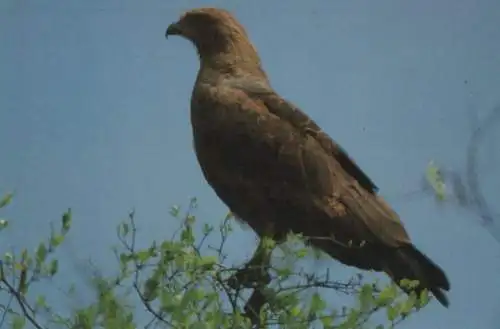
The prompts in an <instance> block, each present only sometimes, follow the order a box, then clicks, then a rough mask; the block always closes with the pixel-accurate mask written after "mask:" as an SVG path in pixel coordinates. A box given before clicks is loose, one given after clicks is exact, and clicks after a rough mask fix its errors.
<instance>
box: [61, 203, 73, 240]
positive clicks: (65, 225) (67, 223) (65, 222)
mask: <svg viewBox="0 0 500 329" xmlns="http://www.w3.org/2000/svg"><path fill="white" fill-rule="evenodd" d="M61 222H62V228H61V232H62V234H65V233H67V232H68V231H69V229H70V227H71V208H70V209H68V210H67V211H66V212H65V213H64V214H63V216H62V220H61Z"/></svg>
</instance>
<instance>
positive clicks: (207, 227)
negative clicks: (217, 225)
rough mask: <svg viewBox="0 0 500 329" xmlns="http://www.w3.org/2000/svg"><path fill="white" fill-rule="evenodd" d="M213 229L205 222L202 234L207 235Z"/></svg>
mask: <svg viewBox="0 0 500 329" xmlns="http://www.w3.org/2000/svg"><path fill="white" fill-rule="evenodd" d="M213 230H214V227H213V226H212V225H209V224H207V223H205V224H204V225H203V235H208V234H210V233H211V232H212V231H213Z"/></svg>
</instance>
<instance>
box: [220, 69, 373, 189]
mask: <svg viewBox="0 0 500 329" xmlns="http://www.w3.org/2000/svg"><path fill="white" fill-rule="evenodd" d="M222 86H225V87H226V88H230V89H231V90H233V91H238V92H239V93H243V95H244V96H243V99H246V100H247V102H248V103H249V104H251V103H258V104H259V106H254V107H253V108H259V107H260V108H262V109H263V110H262V111H268V112H269V113H270V114H271V115H274V116H276V117H278V118H279V119H280V120H282V121H284V122H286V124H287V125H291V126H293V127H294V128H295V129H296V130H297V131H298V132H299V133H301V134H305V135H308V136H311V137H312V138H314V139H315V140H316V141H317V143H319V144H320V145H321V147H322V148H323V150H324V151H325V152H326V153H328V154H329V155H330V156H331V157H332V158H333V159H334V160H335V161H337V162H338V163H339V164H340V166H341V167H342V169H343V170H344V171H345V172H346V173H347V174H348V175H350V176H351V177H352V178H353V179H354V180H356V181H357V182H358V183H359V185H360V186H361V187H362V188H364V189H365V190H366V191H368V192H369V193H371V194H375V193H376V192H377V191H378V188H377V186H376V185H375V184H374V183H373V181H372V180H371V179H370V178H369V177H368V175H367V174H366V173H365V172H364V171H363V170H362V169H361V168H360V167H359V166H358V165H357V163H356V162H355V161H354V160H353V159H352V158H351V157H350V156H349V154H348V153H347V152H346V151H345V150H344V149H343V148H342V147H341V146H340V145H339V144H338V143H336V142H335V141H334V140H333V139H332V138H331V137H330V136H329V135H328V134H327V133H325V132H324V131H323V130H322V129H321V128H320V127H319V125H318V124H317V123H316V122H315V121H314V120H313V119H312V118H310V117H309V116H308V115H307V114H306V113H305V112H303V111H302V110H301V109H300V108H298V107H297V106H295V105H294V104H293V103H291V102H289V101H287V100H285V99H284V98H283V97H281V96H280V95H279V94H278V93H276V92H275V91H274V90H273V89H272V88H271V87H270V86H269V84H268V83H267V81H263V80H262V79H258V78H248V77H241V78H237V79H228V80H225V81H223V82H222ZM276 130H279V127H276Z"/></svg>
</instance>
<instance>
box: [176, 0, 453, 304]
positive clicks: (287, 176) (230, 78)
mask: <svg viewBox="0 0 500 329" xmlns="http://www.w3.org/2000/svg"><path fill="white" fill-rule="evenodd" d="M168 35H181V36H183V37H185V38H186V39H188V40H190V41H191V42H192V43H193V44H194V45H195V47H196V49H197V51H198V54H199V57H200V70H199V72H198V76H197V78H196V83H195V85H194V89H193V94H192V98H191V123H192V127H193V135H194V145H195V151H196V155H197V158H198V161H199V163H200V166H201V169H202V171H203V174H204V176H205V178H206V180H207V181H208V183H209V184H210V185H211V186H212V188H213V189H214V190H215V192H216V193H217V195H218V196H219V197H220V199H221V200H222V201H223V202H224V203H226V205H227V206H228V207H229V208H230V209H231V211H232V212H233V213H235V214H236V215H237V216H238V217H239V218H240V219H242V220H243V221H245V222H246V223H248V224H249V225H250V226H251V227H252V228H253V230H254V231H255V232H256V233H257V234H259V236H261V237H262V236H265V235H268V236H271V237H273V238H275V239H277V240H282V239H283V238H284V237H285V235H286V234H287V233H288V232H290V231H292V232H294V233H298V234H303V235H304V236H305V237H307V238H308V242H309V243H310V244H311V245H313V246H314V247H317V248H320V249H321V250H323V251H324V252H326V253H328V254H329V255H330V256H332V257H333V258H335V259H337V260H339V261H340V262H342V263H344V264H346V265H350V266H355V267H358V268H361V269H365V270H368V269H373V270H376V271H384V272H386V273H387V274H388V275H390V276H391V277H392V278H393V279H394V280H395V281H396V282H399V280H401V279H403V278H408V279H412V280H419V281H420V283H421V286H422V287H423V288H428V289H429V290H430V291H432V292H433V294H434V295H435V297H436V298H437V299H438V300H439V301H440V302H441V303H442V304H443V305H445V306H447V305H448V300H447V298H446V296H445V293H444V292H443V290H449V288H450V284H449V282H448V279H447V277H446V275H445V273H444V272H443V270H442V269H441V268H440V267H439V266H438V265H436V264H435V263H434V262H432V261H431V260H430V259H429V258H428V257H427V256H426V255H424V254H423V253H422V252H420V251H419V250H418V249H417V248H416V247H415V246H414V245H413V244H412V243H411V240H410V238H409V236H408V234H407V232H406V230H405V228H404V226H403V224H402V223H401V221H400V220H399V217H398V215H397V214H396V213H395V212H394V211H393V210H392V209H391V208H390V207H389V206H388V205H387V203H385V201H384V200H383V199H382V198H381V197H380V196H378V195H377V187H376V186H375V185H374V184H373V182H372V181H371V180H370V178H368V176H367V175H366V174H365V173H364V172H363V171H362V170H361V169H360V168H359V167H358V166H357V165H356V163H355V162H354V161H353V160H352V159H351V158H350V157H349V156H348V155H347V153H346V152H345V151H344V150H343V149H342V148H341V147H340V146H339V145H338V144H336V143H335V142H334V141H333V140H332V139H331V138H330V137H329V136H328V135H327V134H326V133H324V132H323V131H322V130H321V128H320V127H319V126H318V125H317V124H316V123H315V122H314V121H313V120H311V119H310V118H309V117H308V116H307V115H306V114H305V113H304V112H302V111H301V110H300V109H298V108H297V107H296V106H294V105H293V104H291V103H290V102H288V101H286V100H284V99H283V98H282V97H280V96H279V95H278V94H277V93H276V92H275V91H274V90H273V89H272V88H271V86H270V84H269V80H268V78H267V76H266V74H265V72H264V71H263V69H262V67H261V62H260V58H259V55H258V54H257V51H256V49H255V48H254V46H253V45H252V43H251V42H250V41H249V39H248V36H247V34H246V32H245V29H244V28H243V27H242V26H241V24H239V23H238V22H237V20H236V19H235V18H234V17H233V16H232V15H231V14H230V13H229V12H227V11H225V10H221V9H216V8H200V9H193V10H190V11H188V12H186V13H185V14H184V15H183V16H182V17H181V18H180V20H179V21H178V22H176V23H174V24H171V25H170V26H169V27H168V29H167V36H168Z"/></svg>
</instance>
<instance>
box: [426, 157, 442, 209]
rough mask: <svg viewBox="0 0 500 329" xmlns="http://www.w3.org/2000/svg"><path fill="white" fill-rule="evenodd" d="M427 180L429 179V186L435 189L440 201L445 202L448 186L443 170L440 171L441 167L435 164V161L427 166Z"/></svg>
mask: <svg viewBox="0 0 500 329" xmlns="http://www.w3.org/2000/svg"><path fill="white" fill-rule="evenodd" d="M425 178H426V179H427V182H428V183H429V185H430V186H431V187H432V188H433V190H434V193H435V194H436V197H437V198H438V200H439V201H443V200H444V199H445V197H446V184H445V182H444V178H443V175H442V173H441V170H439V167H438V166H437V165H436V164H435V163H434V161H430V162H429V164H428V165H427V170H426V173H425Z"/></svg>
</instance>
